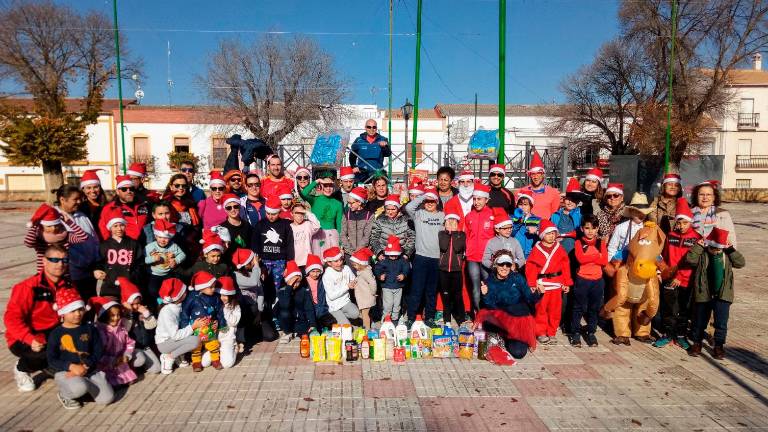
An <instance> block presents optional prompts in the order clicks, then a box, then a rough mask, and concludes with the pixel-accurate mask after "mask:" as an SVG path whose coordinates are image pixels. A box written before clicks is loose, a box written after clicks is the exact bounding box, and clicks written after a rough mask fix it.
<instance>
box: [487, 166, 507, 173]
mask: <svg viewBox="0 0 768 432" xmlns="http://www.w3.org/2000/svg"><path fill="white" fill-rule="evenodd" d="M488 172H489V173H499V174H501V175H505V174H506V173H507V169H506V167H505V166H504V164H493V165H491V169H490V170H489V171H488Z"/></svg>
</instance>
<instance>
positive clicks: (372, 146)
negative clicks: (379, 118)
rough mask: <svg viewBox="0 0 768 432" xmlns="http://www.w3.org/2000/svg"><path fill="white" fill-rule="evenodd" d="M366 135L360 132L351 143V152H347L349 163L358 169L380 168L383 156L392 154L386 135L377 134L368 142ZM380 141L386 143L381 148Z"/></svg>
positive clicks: (369, 170)
mask: <svg viewBox="0 0 768 432" xmlns="http://www.w3.org/2000/svg"><path fill="white" fill-rule="evenodd" d="M366 135H367V134H366V133H365V132H363V133H361V134H360V136H359V137H357V138H356V139H355V141H354V142H353V143H352V152H353V153H350V154H349V164H350V165H352V166H353V167H354V166H356V167H358V168H359V169H360V171H367V172H372V171H376V170H380V169H382V168H383V167H384V158H385V157H387V156H390V155H391V154H392V149H391V148H390V147H389V140H388V139H387V137H385V136H383V135H381V134H377V135H376V139H375V140H374V141H373V142H372V143H369V142H368V140H366V139H365V137H366ZM382 141H384V142H386V143H387V145H386V146H385V147H383V148H382V147H381V146H380V145H379V144H380V143H381V142H382ZM358 156H359V157H358Z"/></svg>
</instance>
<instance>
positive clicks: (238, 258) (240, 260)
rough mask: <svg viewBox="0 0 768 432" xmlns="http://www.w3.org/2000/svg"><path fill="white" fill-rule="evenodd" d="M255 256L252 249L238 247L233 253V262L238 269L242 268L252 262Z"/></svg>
mask: <svg viewBox="0 0 768 432" xmlns="http://www.w3.org/2000/svg"><path fill="white" fill-rule="evenodd" d="M255 257H256V254H255V253H254V252H253V251H252V250H250V249H243V248H237V249H236V250H235V253H233V254H232V264H233V265H234V266H235V268H236V269H238V270H240V269H241V268H243V267H245V266H246V265H248V263H249V262H251V261H252V260H253V259H254V258H255Z"/></svg>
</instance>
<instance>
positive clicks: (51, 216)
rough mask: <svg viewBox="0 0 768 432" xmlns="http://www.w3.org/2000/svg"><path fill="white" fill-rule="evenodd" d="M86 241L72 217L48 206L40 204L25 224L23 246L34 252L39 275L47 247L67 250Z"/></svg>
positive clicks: (84, 233) (86, 237) (84, 235)
mask: <svg viewBox="0 0 768 432" xmlns="http://www.w3.org/2000/svg"><path fill="white" fill-rule="evenodd" d="M87 240H88V234H87V233H86V232H85V231H83V229H82V228H80V225H78V224H77V223H75V220H74V219H72V216H70V215H69V214H66V213H61V212H59V211H58V210H56V209H55V208H53V207H51V206H49V205H48V204H41V205H40V207H39V208H38V209H37V211H36V212H35V214H34V215H32V219H30V221H29V223H27V235H25V236H24V245H25V246H27V247H29V248H32V249H34V250H35V256H36V258H37V260H36V262H37V272H38V273H40V272H41V271H42V270H43V256H45V250H46V249H47V248H48V246H49V245H51V244H61V245H62V246H64V248H65V249H67V250H69V245H71V244H78V243H84V242H85V241H87Z"/></svg>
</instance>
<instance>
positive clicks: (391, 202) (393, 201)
mask: <svg viewBox="0 0 768 432" xmlns="http://www.w3.org/2000/svg"><path fill="white" fill-rule="evenodd" d="M388 206H395V207H397V208H400V197H399V196H397V195H395V194H392V195H388V196H387V199H386V200H385V201H384V207H388Z"/></svg>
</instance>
